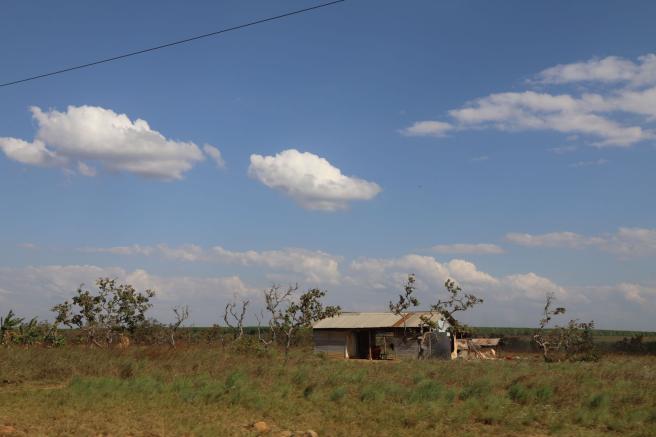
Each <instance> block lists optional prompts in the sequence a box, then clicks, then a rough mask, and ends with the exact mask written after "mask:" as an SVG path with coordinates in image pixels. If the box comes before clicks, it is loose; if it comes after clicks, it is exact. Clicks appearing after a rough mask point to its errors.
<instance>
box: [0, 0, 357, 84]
mask: <svg viewBox="0 0 656 437" xmlns="http://www.w3.org/2000/svg"><path fill="white" fill-rule="evenodd" d="M344 1H346V0H335V1H331V2H328V3H322V4H320V5H316V6H312V7H309V8H305V9H298V10H296V11H292V12H287V13H285V14H282V15H276V16H274V17H268V18H262V19H260V20H256V21H251V22H250V23H245V24H240V25H238V26H234V27H228V28H226V29H221V30H217V31H216V32H210V33H206V34H203V35H198V36H193V37H191V38H187V39H182V40H179V41H175V42H171V43H167V44H162V45H159V46H156V47H150V48H147V49H143V50H138V51H136V52H131V53H126V54H123V55H119V56H114V57H112V58H106V59H101V60H99V61H95V62H89V63H88V64H82V65H77V66H75V67H68V68H64V69H62V70H57V71H51V72H50V73H44V74H39V75H37V76H31V77H27V78H25V79H19V80H14V81H12V82H6V83H2V84H0V87H5V86H10V85H16V84H19V83H23V82H28V81H31V80H36V79H41V78H44V77H48V76H54V75H55V74H61V73H67V72H69V71H73V70H79V69H81V68H87V67H93V66H94V65H98V64H104V63H106V62H112V61H117V60H119V59H124V58H128V57H130V56H135V55H140V54H142V53H147V52H153V51H155V50H160V49H164V48H167V47H172V46H175V45H178V44H184V43H188V42H191V41H195V40H197V39H201V38H208V37H210V36H216V35H219V34H222V33H227V32H231V31H233V30H239V29H243V28H245V27H250V26H255V25H256V24H262V23H266V22H268V21H274V20H280V19H281V18H286V17H291V16H292V15H298V14H302V13H304V12H309V11H313V10H315V9H320V8H325V7H327V6H332V5H334V4H337V3H342V2H344Z"/></svg>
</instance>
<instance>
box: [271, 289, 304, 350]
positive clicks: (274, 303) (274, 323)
mask: <svg viewBox="0 0 656 437" xmlns="http://www.w3.org/2000/svg"><path fill="white" fill-rule="evenodd" d="M297 290H298V284H295V285H290V286H289V287H287V290H285V291H282V290H281V288H280V285H276V284H273V285H272V286H271V288H269V289H266V290H264V303H265V308H266V310H267V312H268V313H269V333H270V335H271V342H272V343H275V342H276V340H277V339H278V330H279V322H278V320H279V318H280V317H281V314H282V311H281V307H282V306H283V305H285V304H286V303H289V300H290V298H291V297H292V296H293V295H294V293H295V292H296V291H297Z"/></svg>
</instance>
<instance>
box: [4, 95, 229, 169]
mask: <svg viewBox="0 0 656 437" xmlns="http://www.w3.org/2000/svg"><path fill="white" fill-rule="evenodd" d="M31 111H32V116H33V117H34V120H35V121H36V123H37V125H38V129H37V133H36V138H35V139H34V141H32V142H27V141H24V140H21V139H17V138H0V149H2V151H3V152H4V153H5V155H7V157H8V158H10V159H13V160H15V161H18V162H21V163H23V164H30V165H37V166H60V167H65V168H66V169H67V170H68V171H73V168H74V166H75V164H77V170H78V171H79V173H80V174H82V175H85V176H93V175H95V174H96V170H95V168H94V167H93V166H92V165H91V164H90V163H98V164H99V165H101V166H102V167H104V168H105V169H107V170H109V171H116V172H128V173H134V174H138V175H141V176H146V177H152V178H156V179H164V180H173V179H182V177H183V174H184V173H185V172H187V171H189V170H190V169H191V168H192V167H193V166H194V165H195V164H196V163H197V162H199V161H202V160H203V159H205V155H204V154H203V152H202V151H201V149H200V148H199V147H198V146H197V145H196V144H194V143H193V142H185V141H176V140H172V139H168V138H166V137H164V135H162V134H161V133H159V132H158V131H156V130H154V129H152V128H151V127H150V125H149V124H148V122H146V121H145V120H142V119H135V120H134V121H132V120H130V118H129V117H128V116H127V115H126V114H118V113H116V112H114V111H112V110H111V109H105V108H101V107H98V106H69V107H68V108H67V110H66V112H59V111H56V110H48V111H44V110H42V109H41V108H38V107H32V108H31ZM204 150H205V153H207V154H208V156H210V157H211V158H212V159H214V160H215V161H216V162H217V163H219V162H220V161H219V160H220V159H221V155H220V151H219V150H218V149H216V148H215V147H213V146H209V145H206V146H205V148H204ZM221 162H222V161H221Z"/></svg>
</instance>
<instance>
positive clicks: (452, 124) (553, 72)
mask: <svg viewBox="0 0 656 437" xmlns="http://www.w3.org/2000/svg"><path fill="white" fill-rule="evenodd" d="M538 77H539V82H541V83H542V84H565V83H571V82H579V81H580V82H584V81H587V82H600V83H602V84H605V87H606V89H605V90H604V92H603V93H589V92H583V93H581V94H579V95H573V94H567V93H559V94H552V93H548V92H536V91H533V90H526V91H519V92H502V93H493V94H490V95H488V96H484V97H480V98H477V99H474V100H473V101H471V102H468V103H466V104H465V105H463V106H462V107H460V108H454V109H452V110H450V111H448V114H449V117H450V118H451V120H450V121H448V122H447V121H438V120H436V121H421V122H417V123H415V124H414V125H412V126H410V127H408V128H406V129H404V130H403V131H402V132H403V133H406V134H407V133H408V132H410V131H412V132H413V135H424V136H425V135H433V136H435V135H434V133H433V132H432V131H431V129H429V128H428V127H429V126H431V125H433V126H442V127H443V128H444V129H447V128H446V126H448V130H450V131H461V130H467V129H486V128H488V129H497V130H501V131H507V132H514V131H530V130H548V131H555V132H560V133H563V134H567V135H570V136H571V135H583V136H586V137H590V138H591V139H592V144H593V145H595V146H597V147H606V146H614V147H628V146H631V145H633V144H636V143H638V142H641V141H645V140H649V139H653V138H655V137H656V134H655V132H654V129H653V127H652V126H651V123H652V122H653V121H654V120H656V86H654V84H656V55H652V54H650V55H646V56H643V57H641V58H639V62H638V63H637V64H636V63H632V62H631V61H627V60H623V59H620V58H614V57H610V58H605V59H602V60H598V59H593V60H590V61H586V62H581V63H576V64H568V65H559V66H556V67H552V68H550V69H547V70H544V71H543V72H541V73H539V75H538ZM622 113H623V114H628V115H633V117H632V123H633V124H627V123H626V122H624V121H623V119H625V118H626V117H616V115H617V114H622ZM636 116H642V118H641V117H636ZM435 123H437V124H435ZM421 126H425V127H426V128H425V129H420V128H418V127H421ZM415 128H416V129H415ZM436 129H437V130H436V131H437V132H440V133H443V132H442V131H440V129H439V128H436Z"/></svg>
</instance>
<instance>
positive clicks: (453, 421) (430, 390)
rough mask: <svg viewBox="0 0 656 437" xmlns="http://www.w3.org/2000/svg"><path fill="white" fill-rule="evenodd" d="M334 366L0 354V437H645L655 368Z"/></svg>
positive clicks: (531, 360) (273, 356) (143, 351)
mask: <svg viewBox="0 0 656 437" xmlns="http://www.w3.org/2000/svg"><path fill="white" fill-rule="evenodd" d="M501 355H502V359H499V360H490V361H401V362H369V361H359V360H352V361H340V360H334V359H330V358H327V357H324V356H320V355H314V354H313V353H312V351H311V349H310V348H308V347H299V348H295V349H293V350H292V352H291V355H290V356H289V358H288V360H287V361H285V359H284V356H283V355H282V354H280V353H278V352H276V351H267V352H265V351H254V350H252V349H250V348H237V347H225V348H222V347H221V346H217V345H202V344H196V345H188V346H184V345H182V346H180V347H178V348H177V349H170V348H167V347H164V346H131V347H129V348H127V349H125V350H118V349H111V350H104V349H99V348H90V347H87V346H78V345H70V346H64V347H59V348H42V347H32V348H29V349H25V348H20V347H8V348H2V349H0V433H2V432H4V433H6V434H8V435H93V436H97V435H105V436H109V435H111V436H123V435H132V436H177V435H179V436H183V435H185V436H191V435H193V436H223V435H226V436H228V435H256V431H255V430H254V429H253V427H252V424H253V423H254V422H256V421H265V422H266V423H267V424H268V425H269V426H270V427H271V431H270V433H269V435H280V434H281V433H282V432H283V431H301V430H310V429H311V430H314V431H316V432H317V433H318V434H319V435H320V436H358V435H371V436H397V435H398V436H402V435H444V436H467V435H471V436H478V435H509V436H526V435H531V436H540V435H571V436H598V435H635V436H653V435H656V357H654V356H651V355H644V356H630V355H621V354H607V355H605V356H604V357H603V358H602V359H601V361H599V362H578V363H572V362H564V363H544V362H542V361H541V360H540V359H539V357H538V356H537V355H534V354H522V355H521V356H519V357H517V356H516V354H510V356H509V358H512V359H505V358H503V355H504V354H503V353H502V354H501Z"/></svg>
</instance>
